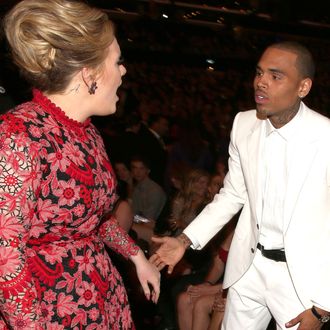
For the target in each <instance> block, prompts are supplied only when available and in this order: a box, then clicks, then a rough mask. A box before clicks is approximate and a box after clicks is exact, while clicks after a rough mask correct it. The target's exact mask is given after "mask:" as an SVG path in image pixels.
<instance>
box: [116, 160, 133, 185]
mask: <svg viewBox="0 0 330 330" xmlns="http://www.w3.org/2000/svg"><path fill="white" fill-rule="evenodd" d="M114 168H115V171H116V173H117V175H118V178H119V179H120V180H123V181H125V182H126V181H128V180H129V179H130V177H131V172H130V171H129V169H128V168H127V167H126V165H125V164H123V163H116V164H115V165H114Z"/></svg>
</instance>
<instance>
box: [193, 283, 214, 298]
mask: <svg viewBox="0 0 330 330" xmlns="http://www.w3.org/2000/svg"><path fill="white" fill-rule="evenodd" d="M219 289H220V285H211V284H210V283H201V284H197V285H189V286H188V288H187V293H188V294H189V295H190V296H191V297H200V296H203V295H208V294H215V293H217V292H218V291H219Z"/></svg>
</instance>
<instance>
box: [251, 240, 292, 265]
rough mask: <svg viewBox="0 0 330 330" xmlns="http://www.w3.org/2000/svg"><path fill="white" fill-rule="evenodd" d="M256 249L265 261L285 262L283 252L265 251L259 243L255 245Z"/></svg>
mask: <svg viewBox="0 0 330 330" xmlns="http://www.w3.org/2000/svg"><path fill="white" fill-rule="evenodd" d="M257 248H258V249H259V250H260V251H261V254H262V255H263V256H264V257H265V258H267V259H271V260H274V261H282V262H286V256H285V251H284V250H266V249H265V248H264V247H263V245H261V244H260V243H258V244H257Z"/></svg>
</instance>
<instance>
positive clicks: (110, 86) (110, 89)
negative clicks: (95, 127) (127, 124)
mask: <svg viewBox="0 0 330 330" xmlns="http://www.w3.org/2000/svg"><path fill="white" fill-rule="evenodd" d="M125 74H126V68H125V67H124V65H123V64H121V52H120V47H119V45H118V42H117V39H114V40H113V42H112V44H111V45H110V46H109V48H108V55H107V57H106V59H105V61H104V63H103V69H102V72H101V73H100V75H99V76H98V77H97V79H96V83H97V89H96V91H95V94H94V95H91V96H92V97H93V108H94V110H93V112H94V115H97V116H106V115H110V114H113V113H114V112H116V103H117V101H118V100H119V98H118V95H117V90H118V88H119V86H120V85H121V83H122V77H123V76H124V75H125Z"/></svg>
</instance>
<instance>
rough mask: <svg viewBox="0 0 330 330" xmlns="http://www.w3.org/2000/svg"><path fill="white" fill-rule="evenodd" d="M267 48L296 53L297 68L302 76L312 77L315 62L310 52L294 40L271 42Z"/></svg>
mask: <svg viewBox="0 0 330 330" xmlns="http://www.w3.org/2000/svg"><path fill="white" fill-rule="evenodd" d="M268 48H278V49H282V50H287V51H289V52H293V53H295V54H297V69H298V71H299V72H300V74H301V76H302V77H303V78H310V79H313V78H314V75H315V63H314V59H313V56H312V54H311V52H310V51H309V50H308V49H307V48H306V47H305V46H304V45H302V44H300V43H298V42H296V41H280V42H276V43H274V44H271V45H270V46H269V47H268Z"/></svg>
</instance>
